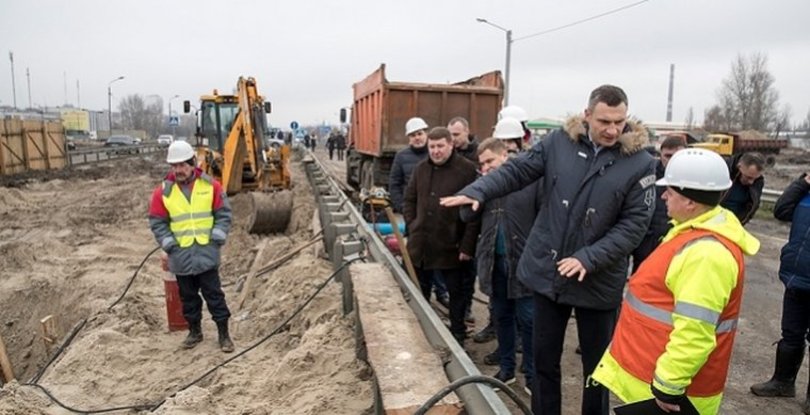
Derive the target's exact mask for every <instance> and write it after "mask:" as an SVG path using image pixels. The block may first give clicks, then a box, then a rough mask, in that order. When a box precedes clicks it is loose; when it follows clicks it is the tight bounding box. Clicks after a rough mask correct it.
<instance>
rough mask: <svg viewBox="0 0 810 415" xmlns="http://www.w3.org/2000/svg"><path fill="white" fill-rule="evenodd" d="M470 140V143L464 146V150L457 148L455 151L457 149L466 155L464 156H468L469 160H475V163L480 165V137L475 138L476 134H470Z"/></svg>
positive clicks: (459, 152)
mask: <svg viewBox="0 0 810 415" xmlns="http://www.w3.org/2000/svg"><path fill="white" fill-rule="evenodd" d="M469 140H470V143H469V144H467V147H466V148H464V150H461V149H458V148H457V149H455V150H453V151H455V152H456V153H458V154H460V155H462V156H464V158H466V159H467V160H470V161H471V162H473V164H475V165H476V166H477V165H478V139H477V138H475V136H474V135H472V134H470V138H469Z"/></svg>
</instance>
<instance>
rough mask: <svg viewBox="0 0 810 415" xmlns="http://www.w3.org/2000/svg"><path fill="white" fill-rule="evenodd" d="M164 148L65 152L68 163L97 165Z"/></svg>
mask: <svg viewBox="0 0 810 415" xmlns="http://www.w3.org/2000/svg"><path fill="white" fill-rule="evenodd" d="M165 149H166V147H162V146H160V145H158V144H138V145H133V146H115V147H90V148H83V149H78V150H70V151H68V152H67V156H68V163H69V164H70V165H71V166H75V165H77V164H87V163H98V162H100V161H107V160H112V159H117V158H125V157H133V156H138V155H141V154H148V153H156V152H159V151H165Z"/></svg>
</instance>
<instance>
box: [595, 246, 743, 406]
mask: <svg viewBox="0 0 810 415" xmlns="http://www.w3.org/2000/svg"><path fill="white" fill-rule="evenodd" d="M702 238H711V239H712V240H715V241H718V242H720V243H722V244H723V246H725V247H726V249H728V250H729V251H730V252H731V254H732V255H733V256H734V259H735V260H736V262H737V266H738V269H739V272H738V274H737V285H736V287H735V288H734V289H733V290H732V291H731V295H730V296H729V301H728V303H727V304H726V306H725V308H724V309H723V311H722V312H720V313H718V312H717V311H715V310H710V309H708V308H706V307H703V306H699V305H696V304H691V303H686V302H675V299H674V297H673V296H672V292H670V291H669V288H667V286H666V281H665V278H666V274H667V270H668V268H669V265H670V264H671V262H672V259H673V258H674V257H675V256H676V255H677V254H679V253H680V252H681V251H683V249H684V248H685V247H686V246H687V245H689V244H691V243H694V242H696V241H698V240H699V239H702ZM744 270H745V264H744V262H743V254H742V250H741V249H740V248H739V246H737V245H736V244H734V243H732V242H731V241H729V240H727V239H726V238H723V237H722V236H719V235H717V234H714V233H711V232H708V231H704V230H693V231H689V232H686V233H684V234H681V235H678V236H676V237H675V238H673V239H672V240H670V241H667V242H665V243H663V244H661V245H660V246H659V247H658V248H657V249H656V250H655V251H653V253H652V254H651V255H650V256H649V257H648V258H647V259H646V260H645V261H644V262H643V263H642V264H641V267H639V269H638V271H637V272H636V274H635V275H633V277H632V278H630V284H629V287H628V290H627V294H626V295H625V302H624V306H623V307H622V311H621V314H620V316H619V322H618V324H617V325H616V330H615V333H614V336H613V341H612V342H611V345H610V354H611V355H612V356H613V357H614V358H615V359H616V361H617V363H618V364H619V365H620V366H621V367H622V369H624V370H625V371H626V372H628V373H630V374H631V375H633V376H634V377H636V378H638V379H640V380H642V381H644V382H647V383H651V382H652V380H653V376H654V375H655V366H656V363H657V361H658V358H659V357H660V356H661V355H662V354H663V353H664V352H665V349H666V346H667V343H668V342H669V336H670V334H671V333H672V330H673V325H672V315H673V314H678V315H680V316H686V317H689V318H693V319H696V320H699V321H702V322H705V323H707V324H711V325H713V326H715V340H716V344H717V346H716V347H715V349H714V350H713V351H712V352H711V354H709V356H708V359H707V360H706V362H705V363H704V364H703V366H702V367H701V369H700V370H699V371H698V373H697V374H695V376H694V377H693V378H692V382H691V384H690V385H689V386H688V387H687V389H686V391H685V392H686V394H687V395H689V396H695V397H709V396H714V395H717V394H719V393H722V391H723V388H724V386H725V383H726V377H727V375H728V365H729V362H730V360H731V349H732V345H733V343H734V336H735V334H736V327H737V319H738V317H739V312H740V304H741V302H742V292H743V276H744ZM656 381H658V382H659V383H661V384H662V385H667V384H666V383H665V382H663V381H662V380H661V379H656ZM667 387H671V389H674V390H677V389H678V387H675V386H673V385H669V386H667Z"/></svg>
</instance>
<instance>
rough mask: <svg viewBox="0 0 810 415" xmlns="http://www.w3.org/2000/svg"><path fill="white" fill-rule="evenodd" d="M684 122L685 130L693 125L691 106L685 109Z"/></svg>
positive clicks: (693, 118) (693, 111) (693, 113)
mask: <svg viewBox="0 0 810 415" xmlns="http://www.w3.org/2000/svg"><path fill="white" fill-rule="evenodd" d="M684 124H686V129H687V130H691V129H693V128H694V127H695V110H693V109H692V107H689V109H688V110H686V120H684Z"/></svg>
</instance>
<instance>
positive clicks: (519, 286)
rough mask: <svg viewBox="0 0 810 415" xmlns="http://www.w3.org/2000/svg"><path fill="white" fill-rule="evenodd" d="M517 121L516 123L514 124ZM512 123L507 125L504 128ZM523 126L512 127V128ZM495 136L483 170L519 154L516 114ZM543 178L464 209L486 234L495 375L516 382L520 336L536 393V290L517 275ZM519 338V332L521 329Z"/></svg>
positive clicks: (528, 386) (483, 150)
mask: <svg viewBox="0 0 810 415" xmlns="http://www.w3.org/2000/svg"><path fill="white" fill-rule="evenodd" d="M509 124H511V125H509ZM505 125H506V127H504V126H505ZM514 126H517V127H518V128H517V131H518V133H517V135H515V129H512V130H511V131H510V127H514ZM494 135H495V137H493V138H487V139H486V140H484V141H482V142H481V143H480V144H479V146H478V160H479V164H480V166H481V174H483V175H487V174H489V173H490V172H492V171H495V170H496V169H498V168H499V167H500V166H501V165H503V163H505V162H506V161H507V160H509V158H510V157H514V156H515V154H513V153H509V151H508V150H507V149H508V148H509V145H507V143H508V142H511V141H513V140H517V141H518V144H520V142H521V141H522V135H523V134H522V131H521V130H520V123H519V122H518V121H517V120H515V119H513V118H506V119H502V120H500V121H498V124H497V126H496V127H495V133H494ZM540 191H541V190H540V182H535V183H534V184H531V185H529V186H526V187H524V188H523V189H521V190H519V191H517V192H513V193H510V194H508V195H506V196H504V197H501V198H499V199H495V200H492V201H491V202H487V203H486V204H485V205H483V206H482V208H481V209H479V210H478V211H476V212H473V211H472V209H470V208H469V207H467V206H464V207H462V209H461V212H460V213H461V218H462V220H465V221H472V220H480V221H481V234H480V236H479V238H478V244H477V245H476V250H475V258H476V263H477V270H478V281H479V286H480V288H481V291H482V292H483V293H484V294H486V295H488V296H489V303H490V305H491V310H490V311H491V313H492V316H491V319H492V320H495V324H494V326H495V327H496V328H497V330H496V331H497V338H498V350H497V352H498V357H497V359H498V363H499V366H500V369H499V370H498V373H496V374H495V376H494V377H495V378H496V379H498V380H500V381H502V382H504V383H506V384H507V385H509V384H512V383H514V382H515V368H516V366H517V364H516V359H515V352H516V347H515V343H516V342H515V338H516V337H517V338H518V339H520V340H522V342H523V365H522V371H523V373H524V374H525V376H526V383H525V390H526V392H527V393H528V394H531V390H532V385H533V383H534V382H533V379H534V355H533V353H532V344H531V340H532V326H533V325H532V316H533V314H534V305H533V304H532V290H531V289H529V288H528V287H526V286H525V285H524V284H523V283H521V282H520V281H519V280H518V278H517V264H518V260H519V259H520V255H521V254H522V253H523V249H524V247H525V246H526V240H527V239H528V236H529V231H530V230H531V228H532V224H533V223H534V218H535V217H536V216H537V211H538V210H540V198H539V195H540ZM518 332H519V333H520V335H519V336H516V334H517V333H518Z"/></svg>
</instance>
